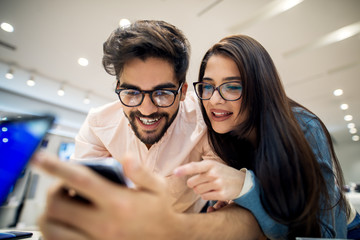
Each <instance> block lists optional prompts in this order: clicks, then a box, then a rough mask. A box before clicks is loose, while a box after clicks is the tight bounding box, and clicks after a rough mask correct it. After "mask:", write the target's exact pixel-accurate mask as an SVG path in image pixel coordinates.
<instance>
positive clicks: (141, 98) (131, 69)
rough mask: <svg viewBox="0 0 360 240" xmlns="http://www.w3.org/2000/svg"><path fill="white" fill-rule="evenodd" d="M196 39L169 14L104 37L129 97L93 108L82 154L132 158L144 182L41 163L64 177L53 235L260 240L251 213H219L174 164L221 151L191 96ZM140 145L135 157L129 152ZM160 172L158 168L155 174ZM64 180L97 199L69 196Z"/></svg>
mask: <svg viewBox="0 0 360 240" xmlns="http://www.w3.org/2000/svg"><path fill="white" fill-rule="evenodd" d="M188 64H189V44H188V42H187V40H186V38H185V37H184V36H183V34H182V33H181V32H180V31H179V30H178V29H176V28H175V27H174V26H172V25H170V24H168V23H166V22H163V21H138V22H136V23H134V24H132V25H131V26H130V27H128V28H119V29H117V30H115V31H114V32H113V33H112V34H111V35H110V37H109V39H108V40H107V41H106V42H105V43H104V57H103V65H104V68H105V70H106V71H107V72H108V73H110V74H112V75H115V76H116V78H117V86H116V93H117V94H118V96H119V99H120V102H116V103H110V104H108V105H106V106H103V107H100V108H98V109H95V110H92V111H91V112H90V113H89V115H88V117H87V119H86V121H85V123H84V125H83V126H82V128H81V130H80V132H79V134H78V136H77V137H76V150H75V154H74V157H75V158H76V159H85V158H94V157H109V156H112V157H114V158H115V159H117V160H122V159H124V160H123V164H124V170H125V173H126V175H127V176H128V177H129V178H130V179H131V180H132V181H133V182H134V183H135V185H136V186H137V188H136V190H133V189H128V188H125V187H123V186H119V185H116V184H114V183H112V182H109V181H107V180H106V179H104V178H102V177H101V176H98V175H96V174H95V173H93V172H91V171H90V170H89V169H87V168H85V167H83V166H80V165H76V164H65V163H62V162H60V161H57V160H56V159H53V157H51V156H48V155H38V156H37V157H35V159H34V160H35V161H34V162H35V163H36V164H37V165H38V166H39V167H41V168H43V169H44V170H45V171H47V172H49V173H50V174H53V175H55V176H57V177H59V178H60V179H61V180H62V183H61V184H59V185H57V186H55V187H54V188H53V190H51V191H50V193H49V196H48V202H47V207H46V210H45V212H44V215H43V217H42V218H41V220H40V222H39V226H40V228H41V230H42V232H43V235H44V237H45V239H80V240H81V239H99V240H100V239H106V240H112V239H114V240H115V239H219V238H220V237H221V238H223V239H238V238H239V237H241V238H244V239H254V238H258V237H259V236H260V233H261V231H260V229H259V226H258V224H257V222H256V220H255V219H254V217H253V216H252V215H251V214H250V213H249V212H248V211H246V210H244V209H242V208H240V207H237V206H229V207H225V208H224V209H221V210H218V211H215V212H213V213H209V214H189V213H186V214H184V213H182V212H196V213H197V212H199V211H200V209H201V208H202V207H203V206H204V201H202V200H201V199H200V198H199V196H198V195H196V194H195V193H194V192H193V191H192V190H191V189H189V188H188V187H187V186H186V178H179V177H177V176H174V175H173V174H172V173H173V170H174V169H175V168H176V167H178V166H179V165H182V164H185V163H188V162H190V161H200V160H202V159H205V158H207V159H208V158H213V159H214V156H213V153H212V152H211V150H210V147H209V145H208V141H207V136H206V128H205V124H204V122H203V120H202V115H201V112H200V110H199V107H198V104H197V100H196V99H195V98H191V97H189V96H188V97H187V98H186V99H185V95H186V90H187V83H186V82H185V76H186V71H187V68H188ZM126 152H131V153H132V157H126V156H124V153H126ZM154 173H156V174H154ZM64 186H66V188H71V189H73V190H74V191H75V192H77V193H78V194H80V195H81V196H83V197H85V198H86V199H87V200H89V202H90V203H84V202H81V201H78V200H76V199H74V198H71V197H69V196H68V195H67V194H65V193H64V190H63V189H64Z"/></svg>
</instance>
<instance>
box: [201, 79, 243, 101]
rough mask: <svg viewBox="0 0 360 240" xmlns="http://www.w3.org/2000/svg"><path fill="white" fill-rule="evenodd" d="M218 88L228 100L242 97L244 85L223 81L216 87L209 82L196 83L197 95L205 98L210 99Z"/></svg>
mask: <svg viewBox="0 0 360 240" xmlns="http://www.w3.org/2000/svg"><path fill="white" fill-rule="evenodd" d="M215 90H218V91H219V93H220V95H221V97H222V98H224V99H225V100H228V101H234V100H238V99H239V98H240V97H241V92H242V86H241V83H239V82H229V83H223V84H221V85H220V86H218V87H214V86H213V85H211V84H209V83H203V82H200V83H197V84H196V85H195V91H196V93H197V95H198V96H199V97H200V98H201V99H203V100H208V99H210V98H211V97H212V95H213V94H214V91H215Z"/></svg>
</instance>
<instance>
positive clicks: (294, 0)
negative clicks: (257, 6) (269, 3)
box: [280, 0, 303, 12]
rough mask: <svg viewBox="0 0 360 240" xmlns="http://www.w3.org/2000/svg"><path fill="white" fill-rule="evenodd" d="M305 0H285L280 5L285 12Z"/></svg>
mask: <svg viewBox="0 0 360 240" xmlns="http://www.w3.org/2000/svg"><path fill="white" fill-rule="evenodd" d="M302 1H303V0H287V1H285V2H283V3H282V4H281V6H280V8H281V10H282V11H283V12H285V11H287V10H289V9H290V8H293V7H295V6H296V5H298V4H299V3H301V2H302Z"/></svg>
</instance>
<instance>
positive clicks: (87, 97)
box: [83, 94, 90, 104]
mask: <svg viewBox="0 0 360 240" xmlns="http://www.w3.org/2000/svg"><path fill="white" fill-rule="evenodd" d="M83 103H84V104H90V98H89V94H86V95H85V97H84V100H83Z"/></svg>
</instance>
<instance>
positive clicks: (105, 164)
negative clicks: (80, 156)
mask: <svg viewBox="0 0 360 240" xmlns="http://www.w3.org/2000/svg"><path fill="white" fill-rule="evenodd" d="M77 162H78V163H80V164H82V165H84V166H87V167H89V168H90V169H91V170H93V171H94V172H96V173H98V174H100V175H101V176H103V177H105V178H107V179H108V180H110V181H112V182H115V183H118V184H121V185H125V186H127V187H132V186H133V183H132V182H131V180H130V179H128V178H127V177H126V176H125V175H124V173H123V168H122V165H121V163H119V162H118V161H116V160H115V159H114V158H95V159H85V160H78V161H77Z"/></svg>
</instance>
